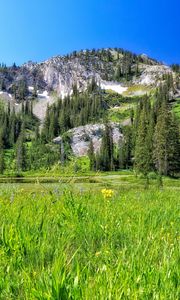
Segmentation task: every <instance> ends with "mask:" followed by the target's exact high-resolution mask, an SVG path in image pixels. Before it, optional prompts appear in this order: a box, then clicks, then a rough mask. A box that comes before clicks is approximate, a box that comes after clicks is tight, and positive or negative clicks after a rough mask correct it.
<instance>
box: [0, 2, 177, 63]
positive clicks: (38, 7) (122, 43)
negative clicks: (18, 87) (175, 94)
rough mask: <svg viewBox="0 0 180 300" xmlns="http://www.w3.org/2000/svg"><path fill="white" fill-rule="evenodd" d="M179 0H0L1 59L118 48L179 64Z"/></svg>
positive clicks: (37, 58) (10, 60)
mask: <svg viewBox="0 0 180 300" xmlns="http://www.w3.org/2000/svg"><path fill="white" fill-rule="evenodd" d="M179 18H180V1H179V0H0V61H1V62H5V63H6V64H8V65H9V64H12V63H13V62H16V63H17V64H22V63H24V62H26V61H28V60H32V61H42V60H45V59H47V58H49V57H51V56H54V55H57V54H66V53H68V52H71V51H73V50H81V49H87V48H89V49H91V48H102V47H122V48H125V49H128V50H132V51H134V52H136V53H145V54H148V55H150V56H151V57H154V58H157V59H159V60H161V61H164V62H166V63H174V62H177V63H180V21H179Z"/></svg>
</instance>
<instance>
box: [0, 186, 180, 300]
mask: <svg viewBox="0 0 180 300" xmlns="http://www.w3.org/2000/svg"><path fill="white" fill-rule="evenodd" d="M179 225H180V222H179V194H178V191H176V190H173V189H172V191H171V192H170V191H169V190H168V191H165V190H164V191H158V190H156V189H153V188H151V189H149V190H147V191H145V190H143V189H142V190H140V189H137V190H135V189H133V190H130V191H129V192H127V191H124V192H123V191H121V190H116V191H115V194H114V196H113V197H112V198H108V199H106V198H104V197H103V195H102V194H101V192H100V191H98V190H96V191H93V189H92V190H91V192H72V191H70V190H66V191H62V190H61V188H60V187H59V186H58V185H57V186H56V187H55V186H54V188H53V190H49V189H48V190H46V189H44V190H43V189H42V191H38V192H32V193H30V192H25V191H23V190H20V189H19V190H18V189H14V190H11V187H10V186H9V190H8V189H6V190H5V189H4V190H3V189H2V190H1V194H0V299H2V300H6V299H7V300H10V299H16V300H17V299H19V300H20V299H23V300H25V299H27V300H30V299H43V300H44V299H47V300H58V299H62V300H66V299H89V300H92V299H93V300H96V299H97V300H101V299H103V300H104V299H112V300H116V299H130V300H131V299H137V300H141V299H143V300H144V299H147V300H149V299H167V300H171V299H173V300H174V299H179V296H180V288H179V284H178V280H179V275H180V274H179V271H180V270H179V262H180V257H179V248H178V245H179Z"/></svg>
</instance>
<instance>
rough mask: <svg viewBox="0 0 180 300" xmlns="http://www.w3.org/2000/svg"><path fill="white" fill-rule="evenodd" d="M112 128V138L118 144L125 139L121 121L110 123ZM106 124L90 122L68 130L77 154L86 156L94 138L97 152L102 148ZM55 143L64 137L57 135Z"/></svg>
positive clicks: (73, 150) (74, 151)
mask: <svg viewBox="0 0 180 300" xmlns="http://www.w3.org/2000/svg"><path fill="white" fill-rule="evenodd" d="M110 125H111V128H112V138H113V142H114V144H116V145H118V144H119V143H121V142H122V141H123V134H122V132H121V128H120V124H119V123H110ZM104 129H105V126H104V124H89V125H85V126H79V127H76V128H73V129H71V130H69V131H68V132H67V134H68V136H69V141H70V146H71V149H72V152H73V154H74V155H75V156H84V155H87V154H88V150H89V145H90V141H91V140H92V143H93V146H94V151H95V152H96V153H97V152H98V151H99V150H100V147H101V142H102V136H103V131H104ZM54 143H56V144H61V143H62V138H61V137H57V138H55V139H54Z"/></svg>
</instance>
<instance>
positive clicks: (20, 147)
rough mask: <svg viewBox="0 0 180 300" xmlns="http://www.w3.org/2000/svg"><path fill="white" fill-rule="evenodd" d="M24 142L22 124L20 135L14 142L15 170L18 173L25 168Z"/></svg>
mask: <svg viewBox="0 0 180 300" xmlns="http://www.w3.org/2000/svg"><path fill="white" fill-rule="evenodd" d="M24 142H25V136H24V124H23V125H22V129H21V132H20V135H19V137H18V140H17V142H16V171H17V174H18V175H19V174H20V173H21V171H25V169H26V147H25V144H24Z"/></svg>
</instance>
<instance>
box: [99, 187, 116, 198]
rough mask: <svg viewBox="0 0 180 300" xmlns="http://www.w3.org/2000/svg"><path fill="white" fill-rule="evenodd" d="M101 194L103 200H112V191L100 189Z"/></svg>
mask: <svg viewBox="0 0 180 300" xmlns="http://www.w3.org/2000/svg"><path fill="white" fill-rule="evenodd" d="M101 193H102V194H103V197H104V199H106V198H112V196H113V195H114V191H113V190H111V189H102V190H101Z"/></svg>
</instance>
